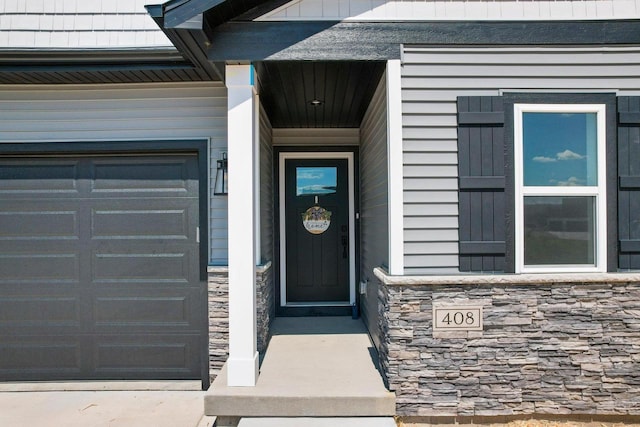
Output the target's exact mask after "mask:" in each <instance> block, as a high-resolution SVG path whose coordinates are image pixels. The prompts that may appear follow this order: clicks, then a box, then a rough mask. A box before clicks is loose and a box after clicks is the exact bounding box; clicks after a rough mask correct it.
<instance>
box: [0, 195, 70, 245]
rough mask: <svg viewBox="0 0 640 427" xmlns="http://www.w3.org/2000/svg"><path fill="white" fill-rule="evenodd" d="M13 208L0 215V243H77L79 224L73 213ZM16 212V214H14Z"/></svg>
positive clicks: (50, 208)
mask: <svg viewBox="0 0 640 427" xmlns="http://www.w3.org/2000/svg"><path fill="white" fill-rule="evenodd" d="M42 205H43V204H42V203H32V204H31V206H24V204H23V206H21V207H17V206H13V207H12V210H10V211H3V212H0V240H4V241H7V240H63V239H74V240H77V239H78V232H79V223H78V212H77V211H76V210H72V209H68V207H67V208H66V209H65V208H63V207H62V206H60V207H59V208H58V209H56V207H55V206H51V205H48V206H46V205H45V206H42ZM16 208H18V209H19V210H15V209H16Z"/></svg>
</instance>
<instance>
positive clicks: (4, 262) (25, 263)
mask: <svg viewBox="0 0 640 427" xmlns="http://www.w3.org/2000/svg"><path fill="white" fill-rule="evenodd" d="M0 250H1V249H0ZM0 272H2V273H1V274H0V284H2V283H16V282H27V283H42V284H48V283H60V282H61V283H78V282H79V281H80V254H79V253H57V254H54V253H17V254H12V253H0Z"/></svg>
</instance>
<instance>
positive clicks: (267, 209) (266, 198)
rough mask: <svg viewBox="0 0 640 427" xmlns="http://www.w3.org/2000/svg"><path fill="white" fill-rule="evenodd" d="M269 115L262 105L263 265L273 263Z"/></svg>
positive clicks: (271, 157)
mask: <svg viewBox="0 0 640 427" xmlns="http://www.w3.org/2000/svg"><path fill="white" fill-rule="evenodd" d="M272 133H273V131H272V129H271V123H270V122H269V117H267V113H266V111H265V110H264V108H263V107H262V105H260V232H261V234H260V251H261V254H262V263H266V262H268V261H273V145H272Z"/></svg>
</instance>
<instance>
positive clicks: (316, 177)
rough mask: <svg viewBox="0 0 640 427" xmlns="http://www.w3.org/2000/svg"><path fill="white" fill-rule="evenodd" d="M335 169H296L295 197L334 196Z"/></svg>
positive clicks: (335, 183) (336, 179) (336, 178)
mask: <svg viewBox="0 0 640 427" xmlns="http://www.w3.org/2000/svg"><path fill="white" fill-rule="evenodd" d="M337 171H338V169H337V168H336V167H297V168H296V196H321V195H325V194H334V193H335V192H336V186H337V182H338V177H337V175H338V172H337Z"/></svg>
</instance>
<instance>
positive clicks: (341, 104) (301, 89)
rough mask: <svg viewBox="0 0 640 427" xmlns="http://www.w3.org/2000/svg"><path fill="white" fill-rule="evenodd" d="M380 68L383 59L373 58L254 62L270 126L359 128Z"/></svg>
mask: <svg viewBox="0 0 640 427" xmlns="http://www.w3.org/2000/svg"><path fill="white" fill-rule="evenodd" d="M384 69H385V63H384V62H373V61H358V62H342V61H333V62H312V61H274V62H271V61H265V62H260V63H256V71H257V73H258V81H259V93H260V99H261V101H262V104H263V106H264V107H265V110H266V111H267V114H268V115H269V119H270V121H271V125H272V126H273V127H274V128H357V127H359V126H360V122H361V121H362V118H363V116H364V113H365V112H366V110H367V107H368V106H369V102H370V101H371V98H372V96H373V93H374V92H375V90H376V87H377V86H378V83H379V81H380V78H381V76H382V74H383V72H384ZM314 100H316V101H320V104H319V105H313V104H312V101H314Z"/></svg>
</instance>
